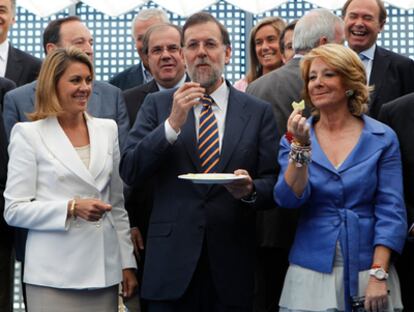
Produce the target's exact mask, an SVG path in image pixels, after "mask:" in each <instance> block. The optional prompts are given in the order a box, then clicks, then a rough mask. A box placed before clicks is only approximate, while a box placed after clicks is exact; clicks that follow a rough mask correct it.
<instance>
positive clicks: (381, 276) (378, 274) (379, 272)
mask: <svg viewBox="0 0 414 312" xmlns="http://www.w3.org/2000/svg"><path fill="white" fill-rule="evenodd" d="M375 277H376V278H378V279H380V280H382V279H384V278H385V272H384V271H383V270H381V269H378V270H376V271H375Z"/></svg>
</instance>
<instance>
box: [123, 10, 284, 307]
mask: <svg viewBox="0 0 414 312" xmlns="http://www.w3.org/2000/svg"><path fill="white" fill-rule="evenodd" d="M183 33H184V48H183V55H184V59H185V62H186V65H187V69H188V73H189V76H190V77H191V80H192V82H187V83H185V84H184V85H183V86H181V87H180V88H178V90H176V91H175V90H168V91H165V92H157V93H154V94H150V95H148V96H147V97H146V99H145V101H144V104H143V105H142V107H141V109H140V112H139V114H138V116H137V120H136V122H135V124H134V126H133V128H132V129H131V131H130V133H129V135H128V140H127V146H126V149H125V151H124V154H123V156H122V161H121V167H120V168H121V169H120V172H121V176H122V177H123V179H124V181H125V182H126V183H127V184H129V185H140V184H141V185H142V184H143V183H147V180H148V179H149V178H153V179H154V180H155V183H154V204H153V210H152V213H151V219H150V225H149V229H148V238H147V246H146V263H145V265H144V274H143V282H142V291H141V296H142V297H143V298H144V299H147V300H149V312H154V311H155V312H157V311H180V312H186V311H191V312H197V311H212V312H214V311H251V309H252V298H253V275H254V274H253V271H254V243H255V218H254V216H255V210H256V209H260V208H262V207H266V206H267V207H271V205H272V202H273V201H272V189H273V185H274V183H275V179H276V176H275V174H276V172H277V163H276V141H275V140H276V125H275V121H274V118H273V116H272V112H271V108H270V105H269V104H268V103H266V102H262V101H260V100H258V99H256V98H254V97H252V96H249V95H246V94H244V93H241V92H239V91H237V90H235V89H234V88H232V87H231V86H230V85H229V83H228V82H226V81H225V80H224V79H223V78H222V73H223V70H224V65H225V64H227V63H228V62H229V60H230V55H231V47H230V40H229V35H228V32H227V30H226V29H225V28H224V26H223V25H222V24H220V23H219V22H218V21H217V20H215V19H214V18H213V17H212V16H211V15H209V14H207V13H196V14H194V15H192V16H190V17H189V18H188V19H187V21H186V23H185V25H184V28H183ZM207 125H209V126H207ZM197 137H198V139H197ZM209 139H210V140H211V142H210V143H211V144H210V143H206V142H207V140H209ZM207 147H210V149H209V148H207ZM191 172H204V173H205V172H228V173H233V172H234V173H235V174H236V175H238V176H240V177H239V178H241V179H240V180H237V181H233V182H232V183H229V184H225V185H224V186H223V185H216V184H213V185H199V184H193V183H191V182H190V181H187V180H181V179H179V178H178V176H179V175H180V174H185V173H191ZM190 177H191V176H190Z"/></svg>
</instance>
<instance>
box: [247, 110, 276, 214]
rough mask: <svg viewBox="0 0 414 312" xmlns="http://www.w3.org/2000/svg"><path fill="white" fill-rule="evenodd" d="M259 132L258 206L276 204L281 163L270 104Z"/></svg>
mask: <svg viewBox="0 0 414 312" xmlns="http://www.w3.org/2000/svg"><path fill="white" fill-rule="evenodd" d="M260 128H261V132H260V134H259V140H260V142H259V158H258V165H257V168H258V175H257V178H254V180H253V183H254V187H255V190H256V192H257V202H256V206H257V208H259V207H260V208H261V207H263V208H264V207H266V208H270V207H272V206H274V202H273V199H272V190H273V187H274V185H275V183H276V178H277V174H278V172H279V165H278V163H277V128H276V122H275V120H274V117H273V114H272V111H271V108H270V104H267V105H266V106H265V109H264V114H263V118H262V124H261V127H260Z"/></svg>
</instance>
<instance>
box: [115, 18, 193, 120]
mask: <svg viewBox="0 0 414 312" xmlns="http://www.w3.org/2000/svg"><path fill="white" fill-rule="evenodd" d="M181 46H182V31H181V29H180V28H179V27H178V26H175V25H173V24H156V25H154V26H152V27H150V28H149V29H148V31H147V32H146V33H145V35H144V38H143V48H142V53H143V54H144V55H145V58H146V59H147V60H148V67H149V69H150V71H151V73H152V75H153V77H154V79H153V80H151V81H150V82H148V83H146V84H144V85H141V86H137V87H134V88H131V89H128V90H126V91H124V92H123V94H124V98H125V104H126V107H127V111H128V116H129V121H130V125H131V126H132V125H133V124H134V122H135V118H136V115H137V112H138V110H139V108H140V107H141V105H142V103H143V102H144V100H145V97H146V96H147V95H148V94H150V93H154V92H157V91H163V90H168V89H173V88H178V87H180V86H181V85H182V84H183V83H184V81H185V79H186V75H185V65H184V58H183V55H182V50H181Z"/></svg>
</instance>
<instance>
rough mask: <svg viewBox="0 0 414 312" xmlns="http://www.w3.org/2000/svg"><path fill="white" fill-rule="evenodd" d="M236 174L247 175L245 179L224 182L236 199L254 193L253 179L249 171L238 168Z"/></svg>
mask: <svg viewBox="0 0 414 312" xmlns="http://www.w3.org/2000/svg"><path fill="white" fill-rule="evenodd" d="M234 174H235V175H242V176H245V178H244V179H240V180H236V181H234V182H232V183H229V184H224V187H225V188H226V189H227V190H228V191H229V192H230V194H231V195H233V197H234V198H236V199H242V198H243V197H247V196H249V195H251V194H252V193H253V190H254V189H253V180H252V178H251V177H250V175H249V173H248V172H247V171H246V170H244V169H237V170H235V171H234Z"/></svg>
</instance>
